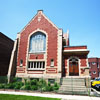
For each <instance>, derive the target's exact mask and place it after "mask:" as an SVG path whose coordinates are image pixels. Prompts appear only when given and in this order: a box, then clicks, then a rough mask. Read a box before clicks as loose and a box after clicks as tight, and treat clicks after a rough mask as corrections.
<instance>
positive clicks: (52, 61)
mask: <svg viewBox="0 0 100 100" xmlns="http://www.w3.org/2000/svg"><path fill="white" fill-rule="evenodd" d="M50 66H51V67H53V66H54V59H51V64H50Z"/></svg>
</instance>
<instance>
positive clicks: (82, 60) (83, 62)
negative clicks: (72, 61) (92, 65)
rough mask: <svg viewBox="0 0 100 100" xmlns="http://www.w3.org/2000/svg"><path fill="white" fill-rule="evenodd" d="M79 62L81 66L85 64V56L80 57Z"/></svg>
mask: <svg viewBox="0 0 100 100" xmlns="http://www.w3.org/2000/svg"><path fill="white" fill-rule="evenodd" d="M80 63H81V66H87V61H86V58H81V59H80Z"/></svg>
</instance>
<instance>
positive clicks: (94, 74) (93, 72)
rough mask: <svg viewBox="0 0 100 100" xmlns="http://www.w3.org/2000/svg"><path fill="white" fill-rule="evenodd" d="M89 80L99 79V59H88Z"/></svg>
mask: <svg viewBox="0 0 100 100" xmlns="http://www.w3.org/2000/svg"><path fill="white" fill-rule="evenodd" d="M88 62H89V73H90V76H91V79H95V78H98V77H100V58H96V57H95V58H93V57H91V58H88Z"/></svg>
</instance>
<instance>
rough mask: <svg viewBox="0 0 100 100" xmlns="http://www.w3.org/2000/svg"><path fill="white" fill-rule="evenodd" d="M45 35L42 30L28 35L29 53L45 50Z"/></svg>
mask: <svg viewBox="0 0 100 100" xmlns="http://www.w3.org/2000/svg"><path fill="white" fill-rule="evenodd" d="M45 50H46V35H45V34H43V33H42V32H36V33H34V34H33V35H32V36H31V37H30V48H29V52H30V53H38V52H45Z"/></svg>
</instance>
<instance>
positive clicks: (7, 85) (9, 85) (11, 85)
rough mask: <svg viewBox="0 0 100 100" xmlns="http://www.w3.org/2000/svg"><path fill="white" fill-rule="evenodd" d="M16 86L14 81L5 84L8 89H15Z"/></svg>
mask: <svg viewBox="0 0 100 100" xmlns="http://www.w3.org/2000/svg"><path fill="white" fill-rule="evenodd" d="M14 87H15V84H14V83H9V84H6V86H5V88H6V89H14Z"/></svg>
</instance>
